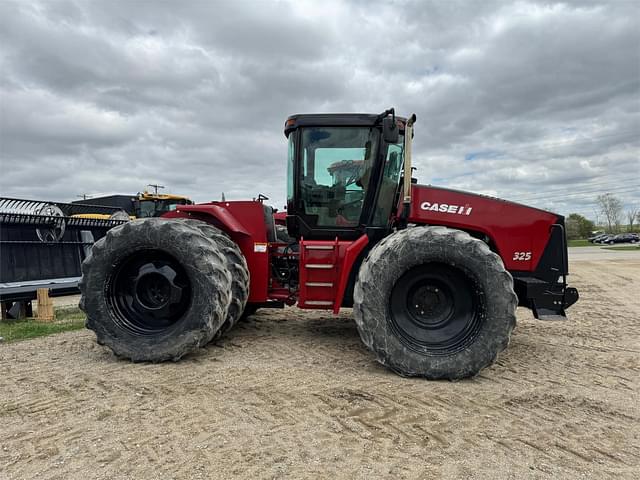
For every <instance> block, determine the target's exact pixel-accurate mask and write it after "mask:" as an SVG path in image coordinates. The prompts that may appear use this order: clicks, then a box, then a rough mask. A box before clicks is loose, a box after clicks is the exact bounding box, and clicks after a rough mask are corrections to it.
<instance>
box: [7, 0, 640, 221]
mask: <svg viewBox="0 0 640 480" xmlns="http://www.w3.org/2000/svg"><path fill="white" fill-rule="evenodd" d="M639 20H640V4H638V3H637V2H634V1H628V2H625V1H612V2H604V1H602V2H600V1H590V2H563V3H551V2H533V1H529V2H525V1H523V2H516V3H511V2H454V1H452V2H440V1H433V2H424V1H416V2H384V3H374V2H353V3H349V4H346V3H343V2H337V1H336V2H332V1H326V2H322V3H318V2H299V1H296V2H286V1H280V2H258V1H254V2H249V1H244V2H243V1H240V2H225V3H221V2H180V3H168V2H167V3H164V2H146V1H137V2H125V1H122V2H116V1H114V2H29V3H25V2H8V1H5V2H2V3H0V102H1V103H0V108H1V118H0V122H1V124H0V127H1V130H0V154H1V156H0V162H1V166H2V175H1V178H0V190H1V193H2V195H5V196H21V197H38V198H43V199H54V200H72V199H73V198H74V197H75V195H77V194H79V193H93V194H99V193H109V192H122V193H132V192H135V191H138V190H141V189H142V188H144V186H145V185H146V184H147V183H150V182H160V183H163V184H165V185H168V186H169V188H170V189H171V191H173V192H179V193H184V194H188V195H191V196H192V197H194V198H195V199H196V200H199V201H205V200H211V199H213V198H219V196H220V193H221V192H222V191H224V192H225V194H226V196H227V198H236V199H241V198H251V197H253V196H255V195H256V194H257V193H258V192H262V193H265V194H267V195H269V196H270V197H271V198H272V199H273V201H274V203H275V204H276V206H282V204H283V203H284V189H285V181H284V175H285V155H286V144H285V139H284V136H283V134H282V125H283V122H284V120H285V118H286V117H287V116H288V115H289V114H292V113H304V112H325V111H368V112H378V111H381V110H383V109H384V108H387V107H388V106H395V107H396V108H397V111H399V112H402V113H406V114H408V113H410V112H416V113H417V115H418V124H417V131H416V145H415V150H414V151H415V156H416V164H417V166H418V167H419V170H418V176H419V178H420V180H421V182H423V183H436V184H440V185H446V186H452V187H456V188H463V189H470V190H474V191H479V192H482V193H489V194H495V195H499V196H504V197H506V198H513V199H518V200H522V201H524V202H525V203H532V204H534V205H536V206H540V207H544V208H550V209H555V210H557V211H559V212H561V213H564V214H568V213H570V212H572V211H578V212H580V213H583V214H586V215H588V216H591V217H593V212H594V208H595V205H594V203H593V202H594V198H595V196H596V195H597V194H598V193H601V192H605V191H611V192H612V193H615V194H617V195H618V196H620V198H622V199H623V201H624V202H625V203H626V204H628V205H631V204H636V205H638V204H640V192H639V191H638V190H640V189H638V186H639V184H640V159H639V151H640V148H639V147H640V29H638V24H639Z"/></svg>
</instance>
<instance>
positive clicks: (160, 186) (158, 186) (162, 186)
mask: <svg viewBox="0 0 640 480" xmlns="http://www.w3.org/2000/svg"><path fill="white" fill-rule="evenodd" d="M147 187H153V188H154V190H155V194H156V195H158V189H159V188H164V185H156V184H155V183H149V184H147Z"/></svg>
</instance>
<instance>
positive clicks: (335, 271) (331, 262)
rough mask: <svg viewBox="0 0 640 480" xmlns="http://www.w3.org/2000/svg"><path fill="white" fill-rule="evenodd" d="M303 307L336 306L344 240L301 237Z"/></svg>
mask: <svg viewBox="0 0 640 480" xmlns="http://www.w3.org/2000/svg"><path fill="white" fill-rule="evenodd" d="M300 252H301V255H300V295H299V298H298V306H299V307H300V308H317V309H332V308H333V304H334V302H335V295H336V291H335V287H336V285H337V284H338V278H339V276H338V275H339V260H340V255H339V254H340V242H339V241H338V239H337V238H336V239H335V240H333V241H326V240H317V241H314V240H311V241H307V240H304V239H301V240H300Z"/></svg>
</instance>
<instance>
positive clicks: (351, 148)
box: [299, 127, 380, 227]
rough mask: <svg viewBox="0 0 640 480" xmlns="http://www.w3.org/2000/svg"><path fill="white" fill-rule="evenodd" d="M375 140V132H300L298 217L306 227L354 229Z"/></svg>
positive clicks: (323, 129)
mask: <svg viewBox="0 0 640 480" xmlns="http://www.w3.org/2000/svg"><path fill="white" fill-rule="evenodd" d="M379 136H380V132H379V130H378V129H377V128H362V127H333V128H332V127H314V128H304V129H302V135H301V137H302V138H301V140H302V145H301V147H302V148H301V150H300V152H301V154H302V162H301V163H302V164H301V168H300V171H299V176H300V177H299V181H300V197H301V200H302V205H301V206H302V208H303V210H304V211H303V212H301V213H303V214H305V216H306V217H307V218H306V219H307V222H308V223H309V224H310V226H312V227H313V226H317V227H348V226H355V225H358V223H359V220H360V214H361V213H362V207H363V203H364V198H365V194H366V191H367V189H368V188H369V180H370V176H371V171H372V167H373V162H374V161H375V159H376V157H377V149H378V144H379Z"/></svg>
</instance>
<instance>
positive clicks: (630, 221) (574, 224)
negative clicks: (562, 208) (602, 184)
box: [565, 193, 640, 240]
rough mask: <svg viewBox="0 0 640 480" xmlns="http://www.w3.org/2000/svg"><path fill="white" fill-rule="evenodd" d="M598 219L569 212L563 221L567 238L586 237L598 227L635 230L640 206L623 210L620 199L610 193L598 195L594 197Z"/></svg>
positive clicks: (616, 231)
mask: <svg viewBox="0 0 640 480" xmlns="http://www.w3.org/2000/svg"><path fill="white" fill-rule="evenodd" d="M596 202H597V206H598V210H597V212H598V215H599V219H602V224H600V223H601V222H599V221H596V222H593V221H591V220H589V219H587V218H586V217H584V216H582V215H580V214H578V213H572V214H570V215H569V216H568V217H567V219H566V221H565V228H566V231H567V238H568V239H569V240H575V239H579V238H587V237H589V236H590V235H591V234H592V233H593V232H594V231H596V230H598V229H602V230H605V231H606V232H607V233H622V232H623V231H627V232H635V231H636V230H637V229H638V224H640V208H638V207H637V206H632V207H629V208H628V209H627V210H626V211H625V210H624V204H623V203H622V201H621V200H620V199H619V198H617V197H615V196H614V195H612V194H610V193H604V194H602V195H598V197H597V198H596Z"/></svg>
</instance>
